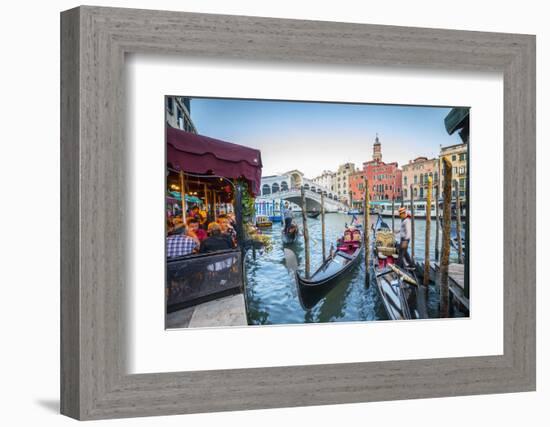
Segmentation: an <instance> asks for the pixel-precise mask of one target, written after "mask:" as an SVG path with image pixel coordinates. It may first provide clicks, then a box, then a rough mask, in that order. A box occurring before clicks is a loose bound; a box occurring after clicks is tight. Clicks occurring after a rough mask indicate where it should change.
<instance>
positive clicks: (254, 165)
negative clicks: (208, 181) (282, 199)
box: [166, 126, 262, 194]
mask: <svg viewBox="0 0 550 427" xmlns="http://www.w3.org/2000/svg"><path fill="white" fill-rule="evenodd" d="M166 143H167V153H166V155H167V161H168V163H171V164H172V166H173V167H174V168H176V169H179V170H183V171H184V172H189V173H197V174H206V173H212V174H214V175H218V176H223V177H226V178H240V177H241V176H242V177H244V178H246V179H247V180H248V181H249V182H250V190H251V191H252V192H253V193H254V194H259V192H260V181H261V178H262V158H261V153H260V150H256V149H254V148H249V147H244V146H242V145H237V144H232V143H230V142H225V141H221V140H219V139H214V138H209V137H207V136H203V135H197V134H194V133H190V132H185V131H183V130H179V129H175V128H172V127H169V126H167V128H166Z"/></svg>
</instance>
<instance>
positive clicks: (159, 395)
mask: <svg viewBox="0 0 550 427" xmlns="http://www.w3.org/2000/svg"><path fill="white" fill-rule="evenodd" d="M127 53H153V54H158V53H162V54H176V55H183V56H191V57H203V58H204V57H210V58H236V59H248V60H250V59H259V60H275V61H288V62H292V63H308V64H312V63H317V64H339V65H345V66H361V65H384V66H392V67H396V68H399V67H423V68H432V69H446V70H488V71H497V72H502V73H503V76H504V77H503V78H504V171H505V174H504V206H503V210H504V247H503V248H502V250H503V251H504V260H505V262H504V289H503V293H504V307H503V314H504V319H503V321H504V337H503V343H504V354H503V355H500V356H487V357H463V358H444V359H426V360H408V361H386V362H368V363H345V364H330V365H315V366H290V367H271V368H255V369H233V370H218V371H193V372H176V373H155V374H136V375H128V374H127V373H126V371H125V366H126V365H125V360H126V354H125V348H126V345H125V343H126V340H127V335H126V329H127V325H126V324H125V300H124V298H125V286H126V277H127V268H128V266H127V263H126V257H125V254H126V250H127V247H126V245H127V243H126V235H125V233H126V227H125V221H124V212H125V206H126V202H125V197H126V195H125V191H124V189H125V185H126V174H125V169H126V166H127V165H126V162H127V155H126V150H127V147H126V145H125V111H124V108H125V105H124V104H125V83H124V61H125V54H127ZM474 185H476V184H475V183H474ZM535 231H536V230H535V37H534V36H532V35H520V34H497V33H485V32H470V31H452V30H441V29H425V28H407V27H393V26H379V25H360V24H349V23H336V22H314V21H302V20H286V19H270V18H257V17H244V16H223V15H210V14H196V13H181V12H166V11H149V10H133V9H114V8H101V7H87V6H84V7H79V8H76V9H71V10H68V11H65V12H62V14H61V412H62V413H63V414H65V415H68V416H71V417H74V418H77V419H82V420H84V419H100V418H116V417H134V416H149V415H167V414H184V413H196V412H214V411H230V410H244V409H258V408H275V407H293V406H305V405H325V404H338V403H351V402H366V401H380V400H393V399H411V398H427V397H438V396H458V395H472V394H484V393H505V392H520V391H531V390H535V361H536V360H535V326H536V325H535V279H536V277H535V275H536V273H535V270H536V269H535V255H536V252H535ZM499 249H500V248H499ZM473 279H474V280H475V278H473Z"/></svg>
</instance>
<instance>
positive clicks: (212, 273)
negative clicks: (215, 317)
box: [166, 249, 244, 312]
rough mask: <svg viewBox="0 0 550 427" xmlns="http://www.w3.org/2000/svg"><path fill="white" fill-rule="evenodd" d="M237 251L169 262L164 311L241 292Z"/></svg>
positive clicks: (220, 252)
mask: <svg viewBox="0 0 550 427" xmlns="http://www.w3.org/2000/svg"><path fill="white" fill-rule="evenodd" d="M243 283H244V281H243V266H242V254H241V250H240V249H232V250H227V251H219V252H213V253H207V254H200V255H188V256H185V257H179V258H175V259H168V262H167V263H166V308H167V311H168V312H172V311H175V310H179V309H182V308H185V307H191V306H194V305H197V304H201V303H203V302H206V301H211V300H214V299H217V298H221V297H223V296H227V295H233V294H237V293H240V292H242V290H243Z"/></svg>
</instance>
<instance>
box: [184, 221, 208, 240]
mask: <svg viewBox="0 0 550 427" xmlns="http://www.w3.org/2000/svg"><path fill="white" fill-rule="evenodd" d="M187 235H188V236H189V237H191V238H193V239H197V241H198V242H199V243H200V242H202V241H203V240H204V239H206V238H207V237H208V235H207V234H206V231H204V230H203V229H202V228H200V222H199V220H198V219H195V218H191V219H190V220H189V221H188V222H187Z"/></svg>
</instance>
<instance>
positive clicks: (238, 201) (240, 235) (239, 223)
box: [233, 183, 244, 245]
mask: <svg viewBox="0 0 550 427" xmlns="http://www.w3.org/2000/svg"><path fill="white" fill-rule="evenodd" d="M234 187H235V197H234V200H233V210H234V212H235V223H236V224H235V225H236V227H237V229H236V230H235V231H236V232H237V241H238V242H239V244H241V245H242V243H243V241H244V229H243V205H242V193H241V192H242V189H241V186H240V185H239V184H238V183H235V185H234Z"/></svg>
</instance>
